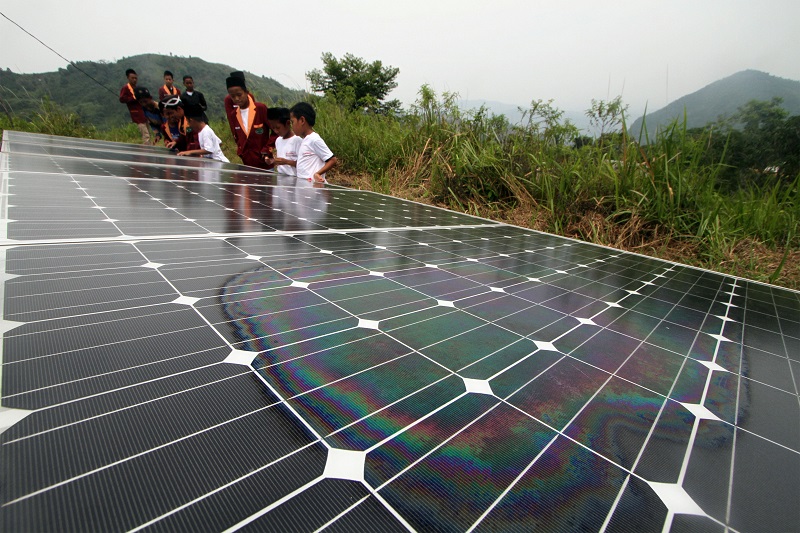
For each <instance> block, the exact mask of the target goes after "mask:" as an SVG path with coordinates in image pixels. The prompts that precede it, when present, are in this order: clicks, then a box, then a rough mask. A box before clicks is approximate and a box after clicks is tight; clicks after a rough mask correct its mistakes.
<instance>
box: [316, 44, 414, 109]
mask: <svg viewBox="0 0 800 533" xmlns="http://www.w3.org/2000/svg"><path fill="white" fill-rule="evenodd" d="M322 65H323V66H322V70H320V69H314V70H312V71H311V72H308V73H306V77H307V78H308V81H309V82H311V89H312V90H313V91H316V92H322V93H324V94H325V96H328V97H332V98H334V99H335V100H337V101H338V102H340V103H342V104H344V105H347V106H349V107H350V108H351V109H365V110H368V111H372V112H377V113H396V112H398V111H400V101H399V100H390V101H388V102H385V101H384V99H385V98H386V95H387V94H389V92H391V90H392V89H394V88H395V87H397V82H396V81H395V78H396V77H397V74H398V73H399V72H400V69H399V68H394V67H388V66H387V67H384V66H383V63H381V62H380V61H377V60H376V61H373V62H372V63H367V62H366V61H365V60H364V59H362V58H360V57H356V56H354V55H353V54H345V55H344V57H342V58H341V59H337V58H336V57H334V55H333V54H331V53H330V52H325V53H323V54H322Z"/></svg>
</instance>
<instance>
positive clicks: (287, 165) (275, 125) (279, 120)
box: [267, 107, 303, 176]
mask: <svg viewBox="0 0 800 533" xmlns="http://www.w3.org/2000/svg"><path fill="white" fill-rule="evenodd" d="M267 123H268V124H269V129H271V130H272V131H274V132H275V133H276V134H277V135H278V138H277V139H275V152H276V156H275V158H273V159H269V160H267V163H268V164H273V165H277V166H276V167H275V170H276V171H278V173H279V174H288V175H290V176H297V154H298V153H300V145H301V144H302V142H303V139H302V138H301V137H300V136H299V135H295V134H294V133H293V132H292V128H291V125H290V123H291V115H290V114H289V110H288V109H286V108H285V107H270V108H269V109H267Z"/></svg>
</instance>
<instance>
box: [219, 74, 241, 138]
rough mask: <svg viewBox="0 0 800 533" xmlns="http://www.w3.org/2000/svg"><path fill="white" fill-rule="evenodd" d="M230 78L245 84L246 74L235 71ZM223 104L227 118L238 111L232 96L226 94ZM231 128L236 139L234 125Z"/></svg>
mask: <svg viewBox="0 0 800 533" xmlns="http://www.w3.org/2000/svg"><path fill="white" fill-rule="evenodd" d="M230 77H231V78H240V79H241V80H242V83H244V72H242V71H241V70H234V71H233V72H231V73H230ZM223 103H224V104H225V116H226V117H227V116H228V115H229V114H230V113H232V112H233V111H235V110H236V106H235V105H233V100H231V95H229V94H226V95H225V100H223ZM230 127H231V135H233V136H234V138H235V137H236V132H235V131H233V124H232V123H231V124H230Z"/></svg>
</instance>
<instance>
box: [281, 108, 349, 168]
mask: <svg viewBox="0 0 800 533" xmlns="http://www.w3.org/2000/svg"><path fill="white" fill-rule="evenodd" d="M289 112H290V116H291V121H292V129H293V130H294V132H295V133H296V134H297V135H299V136H300V137H302V139H303V142H302V144H301V145H300V150H299V151H298V153H297V177H298V178H303V179H307V180H308V181H312V180H313V181H315V182H317V183H328V180H326V179H325V173H326V172H328V171H329V170H330V169H332V168H333V167H334V166H335V165H336V163H337V162H338V160H337V159H336V156H335V155H333V152H331V150H330V148H328V145H327V144H325V141H323V140H322V137H320V136H319V134H318V133H317V132H315V131H314V124H315V123H316V121H317V113H316V112H315V111H314V108H313V107H311V104H307V103H306V102H300V103H299V104H295V105H294V106H293V107H292V109H291V110H290V111H289Z"/></svg>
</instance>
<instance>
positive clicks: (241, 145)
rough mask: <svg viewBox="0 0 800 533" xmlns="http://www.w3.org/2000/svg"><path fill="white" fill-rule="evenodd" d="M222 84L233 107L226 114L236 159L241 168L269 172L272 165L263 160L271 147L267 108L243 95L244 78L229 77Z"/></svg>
mask: <svg viewBox="0 0 800 533" xmlns="http://www.w3.org/2000/svg"><path fill="white" fill-rule="evenodd" d="M225 84H226V85H227V87H228V96H230V97H231V102H232V103H233V105H234V106H236V107H233V108H230V109H229V110H228V112H227V115H228V123H229V124H230V126H231V131H232V132H233V138H234V140H235V141H236V155H238V156H239V157H240V158H241V159H242V163H244V164H245V165H249V166H251V167H256V168H261V169H265V170H266V169H270V168H272V166H273V165H272V164H270V163H267V162H266V161H265V160H264V157H265V156H269V154H270V153H271V151H272V148H274V147H275V142H274V140H272V138H271V136H270V130H269V124H268V123H267V106H265V105H264V104H262V103H261V102H256V101H255V100H254V99H253V96H252V95H251V94H250V93H249V92H248V91H247V87H246V86H245V84H244V78H239V77H234V76H231V77H229V78H228V79H226V80H225Z"/></svg>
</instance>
